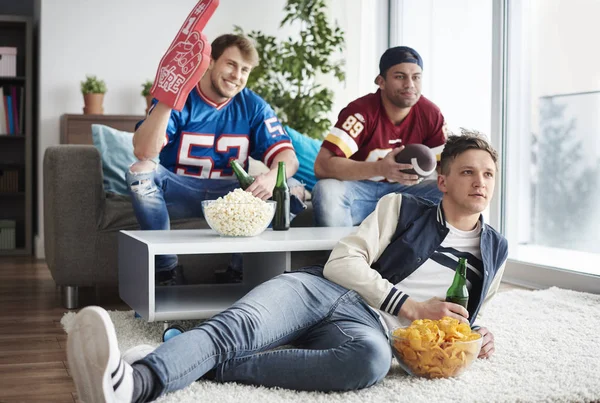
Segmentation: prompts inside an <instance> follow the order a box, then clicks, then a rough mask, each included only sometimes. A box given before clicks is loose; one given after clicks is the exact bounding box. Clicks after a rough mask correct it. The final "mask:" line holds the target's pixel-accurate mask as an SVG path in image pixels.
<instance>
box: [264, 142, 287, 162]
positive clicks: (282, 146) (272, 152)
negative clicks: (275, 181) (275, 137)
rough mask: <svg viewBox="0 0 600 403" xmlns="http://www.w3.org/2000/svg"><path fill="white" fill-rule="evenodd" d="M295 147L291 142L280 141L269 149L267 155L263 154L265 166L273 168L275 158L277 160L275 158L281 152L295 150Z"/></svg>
mask: <svg viewBox="0 0 600 403" xmlns="http://www.w3.org/2000/svg"><path fill="white" fill-rule="evenodd" d="M293 149H294V146H293V145H292V143H291V142H290V141H289V140H283V141H279V142H277V143H275V144H273V145H272V146H271V147H269V148H268V149H267V150H266V151H265V153H264V154H263V162H264V163H265V165H266V166H267V167H269V168H270V167H271V164H272V163H273V158H275V156H276V155H277V154H279V153H280V152H282V151H284V150H293Z"/></svg>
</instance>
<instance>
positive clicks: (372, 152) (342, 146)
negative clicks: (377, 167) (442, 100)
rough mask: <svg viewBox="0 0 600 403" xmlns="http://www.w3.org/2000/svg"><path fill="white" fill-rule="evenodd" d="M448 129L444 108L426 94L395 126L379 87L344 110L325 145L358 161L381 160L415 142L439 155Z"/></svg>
mask: <svg viewBox="0 0 600 403" xmlns="http://www.w3.org/2000/svg"><path fill="white" fill-rule="evenodd" d="M444 130H445V124H444V116H442V113H441V111H440V108H438V107H437V106H436V105H435V104H434V103H433V102H431V101H430V100H428V99H427V98H425V97H424V96H421V98H419V101H418V102H417V103H416V104H415V105H414V106H413V107H412V108H411V109H410V112H409V113H408V115H407V116H406V117H405V118H404V120H403V121H402V122H401V123H400V124H399V125H397V126H396V125H394V124H393V123H392V121H391V120H390V118H389V117H388V115H387V113H386V112H385V108H384V107H383V104H382V102H381V91H380V90H377V92H376V93H374V94H369V95H365V96H364V97H362V98H358V99H357V100H355V101H353V102H351V103H350V104H349V105H348V106H347V107H346V108H344V109H343V110H342V111H341V112H340V114H339V116H338V121H337V123H336V124H335V126H334V127H333V128H332V129H331V130H330V132H329V134H328V135H327V137H326V138H325V140H324V141H323V145H322V146H321V147H325V148H326V149H328V150H330V151H331V152H333V153H334V154H335V155H337V156H339V157H345V158H350V159H352V160H355V161H377V160H379V159H382V158H383V157H385V156H386V155H387V154H388V153H389V152H390V151H392V149H394V148H396V147H400V146H401V145H406V144H415V143H418V144H424V145H426V146H427V147H429V148H431V149H433V151H434V153H435V154H436V155H438V156H439V154H441V150H442V149H443V145H444V144H445V143H446V136H445V133H444ZM384 179H385V178H383V177H376V178H371V180H375V181H381V180H384Z"/></svg>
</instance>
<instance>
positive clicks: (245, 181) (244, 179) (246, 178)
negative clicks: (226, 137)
mask: <svg viewBox="0 0 600 403" xmlns="http://www.w3.org/2000/svg"><path fill="white" fill-rule="evenodd" d="M230 164H231V167H232V168H233V172H234V173H235V176H236V177H237V179H238V181H239V182H240V186H241V187H242V189H243V190H246V189H248V186H250V185H252V182H254V177H252V176H250V175H248V173H247V172H246V171H245V170H244V168H242V166H241V165H240V163H239V162H237V160H231V163H230Z"/></svg>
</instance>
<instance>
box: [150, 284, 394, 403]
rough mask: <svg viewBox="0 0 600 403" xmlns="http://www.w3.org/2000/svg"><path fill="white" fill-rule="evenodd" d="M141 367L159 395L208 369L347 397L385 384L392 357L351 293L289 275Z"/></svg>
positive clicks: (223, 378) (225, 376) (231, 377)
mask: <svg viewBox="0 0 600 403" xmlns="http://www.w3.org/2000/svg"><path fill="white" fill-rule="evenodd" d="M281 346H286V348H283V349H276V350H273V349H275V348H277V347H281ZM141 362H142V363H143V364H145V365H147V366H149V367H150V368H151V369H153V371H154V372H155V373H156V375H157V376H158V379H159V380H160V383H161V385H160V386H162V387H163V388H164V389H163V390H162V393H161V394H163V393H167V392H172V391H175V390H178V389H182V388H184V387H186V386H187V385H189V384H191V383H192V382H194V381H196V380H197V379H199V378H200V377H202V376H203V375H204V374H205V373H206V372H208V371H210V370H211V369H215V370H216V378H215V380H216V381H218V382H240V383H245V384H252V385H263V386H266V387H281V388H286V389H293V390H315V391H344V390H354V389H361V388H365V387H368V386H371V385H374V384H375V383H377V382H379V381H380V380H382V379H383V378H384V377H385V375H386V374H387V373H388V371H389V369H390V365H391V362H392V352H391V348H390V345H389V342H388V339H387V336H386V334H385V331H384V329H383V327H382V326H381V323H380V322H379V319H378V317H377V315H376V314H375V313H374V312H373V311H372V310H371V309H370V308H369V307H368V305H367V304H366V303H365V302H364V300H363V299H362V298H361V297H360V296H359V295H358V294H357V293H356V292H355V291H349V290H347V289H346V288H344V287H342V286H340V285H338V284H335V283H332V282H330V281H328V280H326V279H324V278H322V277H320V276H317V275H313V274H309V273H303V272H294V273H287V274H282V275H279V276H277V277H275V278H273V279H271V280H269V281H267V282H265V283H263V284H261V285H259V286H258V287H256V288H254V289H253V290H252V291H250V292H249V293H248V294H246V295H245V296H244V297H243V298H242V299H240V300H239V301H237V302H236V303H235V304H234V305H233V306H232V307H231V308H229V309H227V310H225V311H223V312H221V313H219V314H218V315H216V316H214V317H213V318H211V319H209V320H208V321H206V322H204V323H202V324H201V325H200V326H198V327H197V328H195V329H193V330H190V331H188V332H185V333H183V334H181V335H179V336H176V337H173V338H172V339H169V340H168V341H167V342H165V343H163V344H162V345H160V346H159V347H158V348H157V349H156V350H155V351H154V352H153V353H151V354H149V355H148V356H146V357H145V358H144V359H143V360H142V361H141Z"/></svg>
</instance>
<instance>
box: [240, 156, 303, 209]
mask: <svg viewBox="0 0 600 403" xmlns="http://www.w3.org/2000/svg"><path fill="white" fill-rule="evenodd" d="M279 161H283V162H285V174H286V177H287V178H289V177H292V176H294V174H295V173H296V172H297V171H298V166H299V163H298V158H296V152H295V151H294V150H293V149H286V150H283V151H281V152H279V153H278V154H277V155H276V156H275V157H273V162H271V166H270V167H269V172H266V173H264V174H260V175H258V176H256V178H255V179H254V182H253V183H252V185H250V186H248V189H246V191H248V192H250V193H252V194H253V195H254V196H256V197H259V198H261V199H263V200H266V199H268V198H269V197H271V196H273V188H274V187H275V183H276V182H277V171H278V169H279Z"/></svg>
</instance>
